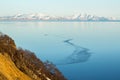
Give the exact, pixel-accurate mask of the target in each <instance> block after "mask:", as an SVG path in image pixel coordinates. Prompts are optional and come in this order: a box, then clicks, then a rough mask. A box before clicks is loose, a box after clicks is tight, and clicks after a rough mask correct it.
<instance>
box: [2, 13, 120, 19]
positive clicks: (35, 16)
mask: <svg viewBox="0 0 120 80" xmlns="http://www.w3.org/2000/svg"><path fill="white" fill-rule="evenodd" d="M0 20H1V21H6V20H7V21H9V20H10V21H19V20H20V21H34V20H37V21H120V20H118V19H115V18H113V17H101V16H94V15H88V14H83V15H82V14H74V15H71V16H50V15H46V14H41V13H33V14H16V15H12V16H2V17H0Z"/></svg>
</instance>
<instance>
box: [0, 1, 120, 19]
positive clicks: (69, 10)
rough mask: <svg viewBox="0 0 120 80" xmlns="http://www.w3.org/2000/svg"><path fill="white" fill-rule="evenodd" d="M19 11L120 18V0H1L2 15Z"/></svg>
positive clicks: (0, 9)
mask: <svg viewBox="0 0 120 80" xmlns="http://www.w3.org/2000/svg"><path fill="white" fill-rule="evenodd" d="M18 13H21V14H29V13H44V14H49V15H55V16H65V15H73V14H78V13H81V14H91V15H97V16H105V17H119V18H120V0H0V16H6V15H14V14H18Z"/></svg>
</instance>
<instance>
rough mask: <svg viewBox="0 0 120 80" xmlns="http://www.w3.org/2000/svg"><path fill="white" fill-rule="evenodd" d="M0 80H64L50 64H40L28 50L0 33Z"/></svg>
mask: <svg viewBox="0 0 120 80" xmlns="http://www.w3.org/2000/svg"><path fill="white" fill-rule="evenodd" d="M0 80H66V78H65V77H64V76H63V75H62V74H61V72H60V71H59V70H58V69H57V68H56V67H55V66H54V65H53V64H52V63H50V62H48V61H47V62H44V63H43V62H42V61H41V60H40V59H38V58H37V57H36V56H35V54H34V53H33V52H31V51H29V50H23V49H22V48H19V49H18V48H17V47H16V45H15V43H14V40H12V39H11V38H10V37H9V36H7V35H5V34H2V33H0Z"/></svg>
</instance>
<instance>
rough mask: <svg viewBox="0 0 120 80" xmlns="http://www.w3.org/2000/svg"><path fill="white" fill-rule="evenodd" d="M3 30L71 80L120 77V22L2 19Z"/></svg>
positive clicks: (1, 29) (113, 78)
mask: <svg viewBox="0 0 120 80" xmlns="http://www.w3.org/2000/svg"><path fill="white" fill-rule="evenodd" d="M0 31H1V32H3V33H5V34H8V35H9V36H11V37H12V38H13V39H14V40H15V42H16V44H17V46H18V47H22V48H24V49H29V50H31V51H33V52H35V54H36V55H37V56H38V57H39V58H40V59H41V60H42V61H46V60H49V61H52V62H53V63H54V64H56V66H57V67H58V68H59V69H60V71H61V72H62V73H63V74H64V75H65V76H66V77H67V78H68V79H69V80H120V23H119V22H0Z"/></svg>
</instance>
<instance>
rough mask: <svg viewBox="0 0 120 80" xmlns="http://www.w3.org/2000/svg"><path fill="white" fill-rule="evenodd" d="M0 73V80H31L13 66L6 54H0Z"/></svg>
mask: <svg viewBox="0 0 120 80" xmlns="http://www.w3.org/2000/svg"><path fill="white" fill-rule="evenodd" d="M0 73H1V74H2V75H1V76H0V80H32V79H30V77H28V76H27V75H26V74H24V73H23V72H21V71H20V70H19V69H18V68H17V67H16V66H15V64H14V63H13V61H12V60H11V58H10V57H9V55H7V54H6V53H5V54H4V55H3V54H0ZM3 75H4V76H3ZM2 76H3V77H2Z"/></svg>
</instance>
